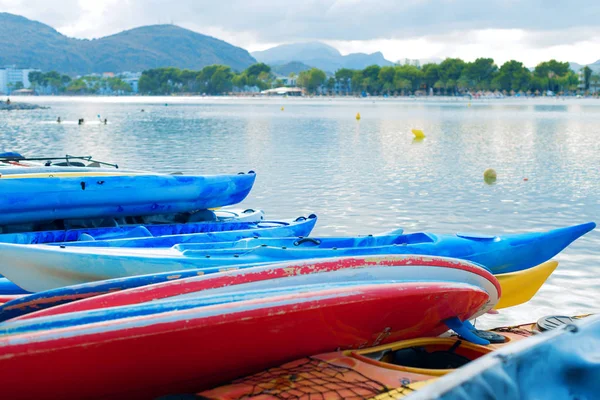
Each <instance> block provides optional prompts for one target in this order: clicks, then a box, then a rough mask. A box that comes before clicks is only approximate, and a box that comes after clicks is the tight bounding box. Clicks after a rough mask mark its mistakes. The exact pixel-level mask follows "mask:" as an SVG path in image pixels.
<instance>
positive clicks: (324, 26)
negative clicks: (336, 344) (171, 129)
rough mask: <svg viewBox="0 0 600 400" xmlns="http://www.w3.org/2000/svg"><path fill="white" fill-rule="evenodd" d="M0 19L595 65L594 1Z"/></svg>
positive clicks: (406, 0)
mask: <svg viewBox="0 0 600 400" xmlns="http://www.w3.org/2000/svg"><path fill="white" fill-rule="evenodd" d="M0 11H7V12H11V13H16V14H21V15H24V16H26V17H28V18H32V19H36V20H40V21H41V22H44V23H47V24H49V25H51V26H53V27H55V28H56V29H57V30H59V31H60V32H62V33H65V34H67V35H69V36H74V37H84V38H95V37H101V36H104V35H108V34H114V33H116V32H119V31H121V30H125V29H130V28H133V27H136V26H141V25H150V24H157V23H171V22H173V23H175V24H177V25H181V26H183V27H186V28H188V29H192V30H194V31H197V32H200V33H204V34H208V35H211V36H215V37H218V38H220V39H223V40H225V41H227V42H230V43H232V44H235V45H237V46H240V47H244V48H246V49H248V50H250V51H253V50H264V49H265V48H268V47H270V46H271V45H274V44H280V43H290V42H296V41H313V40H320V41H325V42H327V43H329V44H331V45H333V46H335V47H337V48H339V49H340V51H342V53H348V52H368V53H371V52H375V51H382V52H383V53H384V55H385V56H386V58H388V59H390V60H397V59H403V58H429V57H441V58H443V57H461V58H464V59H467V60H470V59H474V58H477V57H493V58H494V59H495V60H496V61H497V62H498V63H502V62H504V61H505V60H507V59H517V60H520V61H523V62H524V63H525V64H526V65H535V64H536V63H537V62H539V61H541V60H546V59H549V58H557V59H562V60H569V61H577V62H579V63H589V62H593V61H596V60H597V59H600V45H598V44H596V43H600V41H599V40H598V38H599V37H600V25H599V24H598V22H597V21H598V20H599V18H600V2H599V1H597V0H572V1H571V2H569V3H565V2H564V1H561V0H524V1H518V0H486V1H482V0H403V1H397V0H303V1H296V2H283V1H281V0H252V1H248V0H225V1H219V2H215V1H214V0H54V1H52V2H50V1H47V0H0Z"/></svg>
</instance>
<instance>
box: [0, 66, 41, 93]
mask: <svg viewBox="0 0 600 400" xmlns="http://www.w3.org/2000/svg"><path fill="white" fill-rule="evenodd" d="M33 71H39V69H31V68H28V69H20V68H17V67H16V66H15V65H11V66H6V67H0V93H5V94H10V92H11V91H12V90H13V88H15V86H16V85H17V84H18V83H19V82H20V83H22V84H23V87H24V88H25V89H29V88H30V87H31V82H29V73H30V72H33Z"/></svg>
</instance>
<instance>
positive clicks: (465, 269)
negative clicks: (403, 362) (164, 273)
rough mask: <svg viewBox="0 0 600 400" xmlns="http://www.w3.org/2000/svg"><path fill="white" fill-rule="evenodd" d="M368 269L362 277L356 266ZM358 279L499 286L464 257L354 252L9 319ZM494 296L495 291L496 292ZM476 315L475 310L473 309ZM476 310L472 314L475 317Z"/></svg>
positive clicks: (123, 293)
mask: <svg viewBox="0 0 600 400" xmlns="http://www.w3.org/2000/svg"><path fill="white" fill-rule="evenodd" d="M367 269H368V276H365V274H364V273H362V272H361V271H364V270H367ZM355 280H360V281H361V282H367V281H369V280H371V281H373V280H396V281H399V280H404V281H415V280H417V281H418V280H439V281H445V282H463V283H469V284H474V285H476V286H479V287H482V288H483V289H485V290H486V291H487V292H488V293H490V295H491V298H490V301H491V302H496V301H497V295H496V294H495V292H499V290H500V288H499V286H496V287H495V286H494V285H496V283H494V282H497V281H496V279H495V278H494V277H493V276H492V274H491V273H489V272H488V271H486V270H484V269H483V268H480V267H478V266H476V265H475V264H473V263H471V262H469V261H463V260H457V259H449V258H445V257H431V256H416V255H384V256H366V257H365V256H356V257H342V258H339V257H338V258H331V259H320V260H305V261H292V262H285V263H277V264H270V265H266V266H263V267H253V268H246V269H239V270H233V271H228V272H225V273H220V274H214V275H213V274H211V275H204V276H197V277H193V278H186V279H179V280H173V281H167V282H163V283H158V284H154V285H147V286H142V287H137V288H133V289H128V290H122V291H118V292H112V293H107V294H104V295H100V296H95V297H92V298H88V299H82V300H78V301H74V302H71V303H67V304H63V305H59V306H55V307H51V308H48V309H43V310H40V311H36V312H32V313H29V314H26V315H23V316H21V317H17V318H14V319H12V321H16V320H24V319H31V318H38V317H44V316H50V315H58V314H66V313H70V312H79V311H87V310H94V309H101V308H109V307H118V306H125V305H132V304H140V303H144V302H148V301H157V300H161V299H171V298H174V297H182V296H184V295H188V296H195V295H196V294H197V293H200V292H201V294H202V295H210V294H213V293H217V292H218V293H225V292H229V293H231V292H239V291H246V290H249V289H255V288H267V287H276V288H277V287H284V286H293V285H306V284H322V283H333V282H340V281H343V282H349V281H355ZM498 296H499V293H498ZM478 315H480V313H478ZM478 315H476V316H478Z"/></svg>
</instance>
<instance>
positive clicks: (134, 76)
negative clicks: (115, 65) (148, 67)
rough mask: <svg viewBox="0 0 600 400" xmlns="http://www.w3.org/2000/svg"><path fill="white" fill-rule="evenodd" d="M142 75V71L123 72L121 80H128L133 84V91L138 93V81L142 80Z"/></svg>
mask: <svg viewBox="0 0 600 400" xmlns="http://www.w3.org/2000/svg"><path fill="white" fill-rule="evenodd" d="M141 76H142V73H141V72H128V71H127V72H121V73H120V74H119V78H121V80H123V82H127V83H129V86H131V90H132V91H133V93H138V92H139V87H138V83H139V81H140V77H141Z"/></svg>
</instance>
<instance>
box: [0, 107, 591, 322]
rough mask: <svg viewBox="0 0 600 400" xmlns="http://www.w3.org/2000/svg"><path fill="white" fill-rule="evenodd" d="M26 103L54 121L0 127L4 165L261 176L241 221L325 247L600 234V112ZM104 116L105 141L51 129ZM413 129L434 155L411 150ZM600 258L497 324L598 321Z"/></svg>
mask: <svg viewBox="0 0 600 400" xmlns="http://www.w3.org/2000/svg"><path fill="white" fill-rule="evenodd" d="M29 101H37V102H42V103H45V104H48V105H50V106H51V107H52V108H51V109H49V110H39V111H27V112H20V113H12V112H11V113H0V135H1V136H0V148H1V149H3V150H16V151H21V152H23V153H26V154H30V155H40V154H46V155H63V154H66V153H70V154H85V155H87V154H91V155H94V156H95V157H97V158H100V159H103V160H105V161H114V162H117V163H118V164H119V165H120V166H121V167H133V168H146V169H155V170H161V171H166V172H175V171H183V172H187V173H236V172H240V171H248V170H250V169H253V170H255V171H257V173H258V176H257V182H256V186H255V189H254V190H253V192H252V193H251V195H250V196H249V198H248V199H247V200H246V201H245V203H244V205H243V206H247V207H252V208H259V207H260V208H264V209H265V210H266V212H267V214H268V216H269V217H273V218H277V217H292V216H298V215H301V214H304V215H306V214H308V213H310V212H315V213H317V214H318V215H319V218H320V219H319V223H318V224H317V229H316V230H315V234H318V235H332V234H366V233H377V232H381V231H385V230H390V229H393V228H396V227H400V226H401V227H404V228H405V229H406V230H407V231H415V230H430V231H435V232H455V231H477V232H482V233H491V234H496V233H508V232H524V231H534V230H544V229H551V228H555V227H559V226H564V225H570V224H575V223H580V222H585V221H590V220H596V221H597V222H598V221H599V220H600V182H599V180H598V168H599V166H600V140H598V137H599V132H598V131H599V128H598V123H597V121H598V120H599V119H598V118H599V117H600V102H598V101H593V100H581V101H563V100H555V99H547V100H527V99H524V100H518V101H491V100H482V101H473V102H472V106H471V107H467V102H464V101H447V102H439V101H431V100H425V101H412V100H393V99H386V100H376V101H375V102H373V101H372V100H355V99H352V100H336V101H328V100H308V99H266V100H264V99H247V100H239V99H203V98H170V97H169V98H119V99H111V98H81V99H80V98H77V99H67V98H57V99H43V98H36V99H32V100H29ZM559 101H560V103H558V102H559ZM165 103H167V104H168V106H165V105H164V104H165ZM281 107H284V111H281ZM141 109H144V112H141ZM357 112H360V113H361V116H362V118H361V120H360V121H359V122H357V121H356V120H355V115H356V113H357ZM98 114H100V115H102V117H106V118H108V120H109V125H106V126H104V125H91V124H90V125H84V126H78V125H76V124H56V123H53V122H54V121H56V118H57V116H61V117H62V119H63V120H65V121H76V120H77V119H78V118H81V117H83V118H85V119H86V120H88V121H92V120H94V118H96V119H97V117H96V116H97V115H98ZM412 128H418V129H422V130H423V131H424V132H425V135H426V139H425V140H423V141H422V142H419V143H413V136H412V134H411V133H410V130H411V129H412ZM490 167H491V168H494V169H495V170H496V171H497V173H498V178H497V181H496V184H494V185H491V186H490V185H486V183H485V182H484V180H483V171H484V170H485V169H486V168H490ZM524 178H527V180H524ZM599 249H600V232H599V231H598V230H596V231H594V232H591V233H590V234H588V235H587V236H586V237H585V238H583V239H582V240H580V241H578V242H576V243H575V244H574V245H572V246H571V247H570V248H569V249H568V250H567V251H566V252H565V253H564V254H562V255H560V256H559V257H558V260H559V261H560V262H561V264H560V266H559V268H558V270H557V272H556V273H555V275H554V276H553V277H552V278H551V279H550V281H549V282H548V285H546V286H545V287H544V288H543V289H542V291H541V292H540V294H539V295H538V296H536V297H535V298H534V300H533V301H532V302H531V303H529V304H527V305H524V306H520V307H517V308H515V309H512V310H506V311H503V313H502V314H501V315H500V316H495V317H494V319H491V322H490V324H492V325H495V324H497V323H499V321H501V323H503V322H518V321H523V320H528V319H531V318H532V316H533V315H536V316H537V315H538V313H539V312H544V310H550V311H552V312H556V311H557V310H558V309H559V310H560V311H561V312H564V313H577V312H590V311H600V300H599V297H598V296H597V294H598V289H599V288H600V280H599V278H598V274H597V270H598V268H600V257H599V254H600V253H599V251H600V250H599ZM540 310H541V311H540ZM487 319H489V318H486V320H487ZM483 322H484V323H487V321H485V320H484V321H483Z"/></svg>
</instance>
